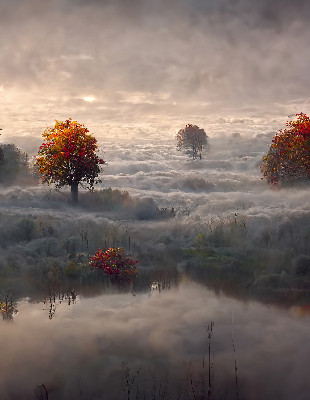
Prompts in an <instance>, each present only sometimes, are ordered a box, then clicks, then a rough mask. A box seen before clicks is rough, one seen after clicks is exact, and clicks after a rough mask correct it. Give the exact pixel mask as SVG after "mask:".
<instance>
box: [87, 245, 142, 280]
mask: <svg viewBox="0 0 310 400" xmlns="http://www.w3.org/2000/svg"><path fill="white" fill-rule="evenodd" d="M137 262H138V261H134V260H133V259H131V258H130V257H126V254H125V250H124V249H121V248H114V247H110V248H109V249H108V250H106V251H105V252H103V251H102V250H101V249H99V250H98V251H97V252H96V253H95V254H94V256H93V257H92V259H91V260H90V262H89V266H90V268H91V269H95V270H102V271H103V272H104V273H105V274H107V275H110V276H111V278H113V279H115V280H116V281H118V282H119V281H131V280H132V279H133V278H135V277H136V276H137V275H138V271H137V268H136V267H135V264H137Z"/></svg>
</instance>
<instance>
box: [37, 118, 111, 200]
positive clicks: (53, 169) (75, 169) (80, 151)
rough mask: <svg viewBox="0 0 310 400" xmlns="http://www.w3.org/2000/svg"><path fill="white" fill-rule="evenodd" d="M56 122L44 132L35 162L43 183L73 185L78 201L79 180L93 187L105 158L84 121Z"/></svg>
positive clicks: (73, 192)
mask: <svg viewBox="0 0 310 400" xmlns="http://www.w3.org/2000/svg"><path fill="white" fill-rule="evenodd" d="M55 122H56V123H55V126H54V127H53V128H47V129H46V130H45V131H44V133H43V135H42V136H43V137H44V140H45V142H44V143H43V144H42V145H41V146H40V148H39V152H38V156H37V157H36V165H37V166H38V168H39V174H40V175H41V178H42V180H43V182H44V183H45V182H47V183H48V184H51V183H55V185H56V188H57V189H60V188H62V187H63V186H70V187H71V195H72V201H73V203H77V202H78V186H79V184H82V185H85V187H87V188H88V189H89V190H93V188H94V184H95V183H98V182H100V179H98V175H99V172H100V164H104V161H103V160H102V159H101V158H99V157H98V155H97V151H98V145H97V140H96V139H95V138H94V137H93V136H92V135H91V134H89V133H88V132H89V130H88V129H87V128H85V126H84V125H82V124H79V123H78V122H76V121H72V120H71V118H69V119H68V120H66V121H64V122H63V121H57V120H56V121H55Z"/></svg>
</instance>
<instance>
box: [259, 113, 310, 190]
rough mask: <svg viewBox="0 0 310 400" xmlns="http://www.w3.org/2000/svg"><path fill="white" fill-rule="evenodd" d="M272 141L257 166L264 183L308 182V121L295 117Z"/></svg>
mask: <svg viewBox="0 0 310 400" xmlns="http://www.w3.org/2000/svg"><path fill="white" fill-rule="evenodd" d="M296 116H297V120H295V121H287V123H286V126H287V127H288V128H287V129H281V130H280V131H279V133H277V134H276V135H275V137H274V138H273V140H272V144H271V146H270V149H269V151H268V153H267V155H266V156H265V157H264V158H263V162H262V164H261V166H260V168H261V171H262V173H263V176H264V177H265V178H266V179H267V181H268V183H272V184H277V183H287V182H291V181H300V180H309V179H310V118H309V117H307V115H306V114H303V113H300V114H296Z"/></svg>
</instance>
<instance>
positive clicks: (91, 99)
mask: <svg viewBox="0 0 310 400" xmlns="http://www.w3.org/2000/svg"><path fill="white" fill-rule="evenodd" d="M83 100H85V101H88V102H90V103H92V102H93V101H94V100H95V98H94V97H83Z"/></svg>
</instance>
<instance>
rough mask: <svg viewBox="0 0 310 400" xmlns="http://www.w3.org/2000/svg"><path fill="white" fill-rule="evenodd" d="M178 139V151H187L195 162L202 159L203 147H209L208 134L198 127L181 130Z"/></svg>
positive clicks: (190, 126) (189, 125)
mask: <svg viewBox="0 0 310 400" xmlns="http://www.w3.org/2000/svg"><path fill="white" fill-rule="evenodd" d="M176 139H177V149H178V150H182V149H185V150H187V151H186V153H187V154H189V155H190V157H193V160H196V159H198V158H199V159H201V158H202V150H203V147H204V146H207V145H208V136H207V134H206V132H205V131H204V129H200V128H199V127H198V126H197V125H191V124H188V125H186V126H185V128H183V129H180V130H179V132H178V133H177V135H176Z"/></svg>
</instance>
